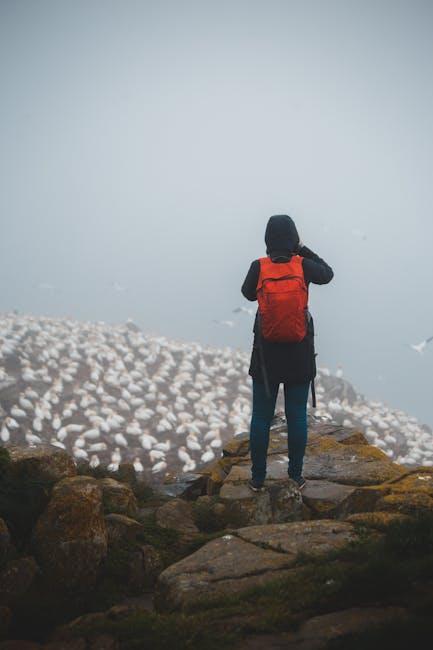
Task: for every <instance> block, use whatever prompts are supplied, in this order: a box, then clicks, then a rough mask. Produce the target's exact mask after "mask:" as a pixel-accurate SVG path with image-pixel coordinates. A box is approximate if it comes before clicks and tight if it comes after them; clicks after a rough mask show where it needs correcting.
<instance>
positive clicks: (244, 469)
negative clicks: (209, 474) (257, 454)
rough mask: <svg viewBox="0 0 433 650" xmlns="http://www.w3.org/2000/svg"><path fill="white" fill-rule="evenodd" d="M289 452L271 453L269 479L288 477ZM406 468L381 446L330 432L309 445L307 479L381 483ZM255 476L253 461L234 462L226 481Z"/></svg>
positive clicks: (267, 476) (348, 483)
mask: <svg viewBox="0 0 433 650" xmlns="http://www.w3.org/2000/svg"><path fill="white" fill-rule="evenodd" d="M286 454H287V452H284V453H273V454H269V455H268V458H267V472H266V479H267V480H271V481H275V480H277V481H279V480H281V479H284V478H286V479H287V477H288V474H287V469H288V462H287V459H286ZM403 472H404V470H403V468H401V467H400V466H399V465H397V464H396V463H393V462H392V461H391V460H390V459H389V458H388V457H387V456H386V454H384V453H383V452H382V451H380V449H376V448H375V447H372V446H370V445H365V444H347V443H344V444H343V443H341V442H337V441H336V440H334V439H333V438H332V437H329V436H320V437H318V438H316V440H314V441H312V442H311V444H310V445H309V446H308V447H307V450H306V454H305V458H304V470H303V474H304V476H305V478H306V479H312V480H326V481H329V482H331V483H342V484H345V485H377V484H379V483H383V482H385V481H389V480H391V479H397V478H398V477H400V476H401V474H403ZM250 477H251V464H250V462H247V458H246V457H244V459H243V462H241V463H240V464H236V465H234V466H233V467H232V468H231V469H230V472H229V473H228V475H227V478H226V479H225V481H231V482H241V481H247V480H248V479H249V478H250Z"/></svg>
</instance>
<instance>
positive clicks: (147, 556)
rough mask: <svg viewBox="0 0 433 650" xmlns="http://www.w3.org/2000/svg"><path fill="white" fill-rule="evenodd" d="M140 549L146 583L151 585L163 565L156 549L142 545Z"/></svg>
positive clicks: (149, 545)
mask: <svg viewBox="0 0 433 650" xmlns="http://www.w3.org/2000/svg"><path fill="white" fill-rule="evenodd" d="M140 548H141V553H142V555H143V567H144V573H145V576H146V582H148V583H149V584H151V585H153V583H154V582H155V580H156V579H157V577H158V575H159V574H160V573H161V571H162V569H163V567H164V564H163V562H162V559H161V556H160V554H159V553H158V551H157V549H156V548H155V547H153V546H152V545H151V544H142V545H141V547H140Z"/></svg>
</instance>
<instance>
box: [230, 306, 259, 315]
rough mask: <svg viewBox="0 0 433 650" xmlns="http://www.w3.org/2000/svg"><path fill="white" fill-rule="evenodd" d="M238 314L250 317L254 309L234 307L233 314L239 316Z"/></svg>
mask: <svg viewBox="0 0 433 650" xmlns="http://www.w3.org/2000/svg"><path fill="white" fill-rule="evenodd" d="M240 312H244V313H245V314H249V315H250V316H253V315H254V309H253V308H252V307H236V309H233V313H234V314H239V313H240Z"/></svg>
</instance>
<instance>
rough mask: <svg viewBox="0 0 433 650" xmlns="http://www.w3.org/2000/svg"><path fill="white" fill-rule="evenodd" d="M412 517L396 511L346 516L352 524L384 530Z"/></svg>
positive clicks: (359, 513)
mask: <svg viewBox="0 0 433 650" xmlns="http://www.w3.org/2000/svg"><path fill="white" fill-rule="evenodd" d="M409 519H410V517H408V516H406V515H402V514H398V513H395V512H358V513H356V514H353V515H349V516H348V517H346V521H349V522H350V523H351V524H358V525H361V526H365V527H366V528H374V529H376V530H380V531H384V530H386V529H387V528H388V527H389V526H390V525H391V524H393V523H394V522H397V521H398V522H405V521H409Z"/></svg>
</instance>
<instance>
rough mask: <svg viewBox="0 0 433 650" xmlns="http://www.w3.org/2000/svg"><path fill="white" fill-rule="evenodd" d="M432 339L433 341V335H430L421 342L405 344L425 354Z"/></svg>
mask: <svg viewBox="0 0 433 650" xmlns="http://www.w3.org/2000/svg"><path fill="white" fill-rule="evenodd" d="M430 341H433V336H429V338H428V339H425V340H424V341H421V343H406V344H405V345H408V346H409V347H410V348H412V350H414V351H415V352H418V353H419V354H423V352H424V350H425V348H426V346H427V343H430Z"/></svg>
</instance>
